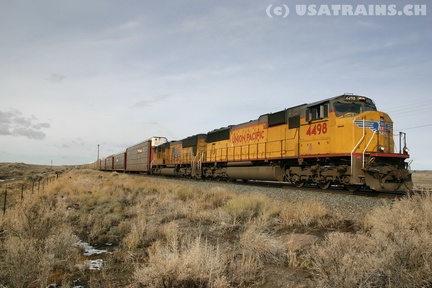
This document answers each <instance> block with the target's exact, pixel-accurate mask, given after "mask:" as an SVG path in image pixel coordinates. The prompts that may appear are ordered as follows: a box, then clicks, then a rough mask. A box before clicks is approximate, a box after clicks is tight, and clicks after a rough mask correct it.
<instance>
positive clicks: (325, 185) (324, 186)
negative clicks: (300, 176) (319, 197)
mask: <svg viewBox="0 0 432 288" xmlns="http://www.w3.org/2000/svg"><path fill="white" fill-rule="evenodd" d="M317 185H318V187H319V188H321V189H324V190H325V189H328V188H329V187H330V185H331V181H327V182H318V183H317Z"/></svg>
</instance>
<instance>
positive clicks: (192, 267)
mask: <svg viewBox="0 0 432 288" xmlns="http://www.w3.org/2000/svg"><path fill="white" fill-rule="evenodd" d="M173 183H174V182H173ZM14 199H15V204H14V205H11V207H10V208H9V210H8V211H7V213H6V215H5V216H2V215H1V216H0V251H1V253H0V285H7V286H8V287H46V285H47V284H48V283H57V284H61V285H62V286H63V287H69V286H73V285H72V284H71V283H73V281H74V280H76V279H78V278H80V279H81V282H82V284H83V285H84V286H85V287H126V286H129V287H245V286H252V285H255V286H257V287H258V286H259V283H262V282H263V279H264V278H265V277H269V275H266V274H264V273H263V271H268V269H269V267H278V269H301V270H302V271H304V273H308V275H311V274H313V275H314V276H315V277H314V281H315V282H314V283H315V284H316V286H322V287H422V286H423V287H427V286H429V285H430V284H431V283H432V279H431V276H430V275H432V271H431V268H430V267H432V244H431V243H432V236H431V235H432V232H431V231H432V224H430V223H429V221H427V219H429V218H431V216H432V197H431V196H430V195H429V194H426V193H425V194H423V195H420V196H413V197H407V198H403V199H402V200H400V201H397V202H395V203H394V204H393V205H392V206H382V207H378V208H377V209H375V210H374V211H373V213H371V214H370V215H368V216H367V217H366V218H365V222H364V224H363V226H362V225H361V223H360V224H359V225H358V226H359V230H358V231H357V233H356V234H355V233H353V232H352V231H351V232H350V233H343V232H340V231H346V229H345V228H346V227H345V225H346V224H345V223H344V221H343V217H342V216H340V215H339V216H335V215H334V214H333V213H331V215H330V213H329V211H328V209H327V207H326V206H325V205H324V204H323V203H320V202H317V201H304V202H293V201H290V200H289V199H288V200H286V201H283V202H275V200H273V199H271V198H269V197H267V196H264V195H262V194H258V193H235V192H233V191H228V190H226V189H224V188H221V187H216V188H212V189H209V190H202V189H199V188H196V187H195V186H186V185H179V184H171V183H169V182H167V181H164V180H163V179H161V178H151V177H142V176H131V175H125V174H118V173H101V172H97V171H91V170H76V171H72V172H69V173H67V174H65V175H63V176H62V177H60V179H59V180H58V181H56V182H54V183H51V184H49V185H48V186H47V187H45V190H44V191H41V192H40V193H34V194H27V195H26V197H24V200H23V201H21V199H20V198H19V197H16V198H14ZM338 230H339V232H337V231H338ZM299 231H300V232H299ZM305 233H306V234H307V233H310V234H312V235H306V234H305ZM78 239H81V240H84V241H87V242H90V243H91V244H92V245H104V244H105V243H111V244H113V246H112V248H111V250H112V254H109V255H106V256H103V257H104V260H105V265H104V267H103V269H102V271H88V270H86V269H85V268H78V267H77V266H76V264H82V263H83V261H85V260H86V259H85V258H83V256H82V255H79V254H80V253H79V252H80V251H78V250H77V249H76V248H74V247H73V243H75V242H76V241H77V240H78ZM98 257H102V256H98ZM80 267H82V265H81V266H80ZM287 271H291V270H287ZM288 274H289V273H288ZM282 282H283V281H282ZM300 282H301V281H300Z"/></svg>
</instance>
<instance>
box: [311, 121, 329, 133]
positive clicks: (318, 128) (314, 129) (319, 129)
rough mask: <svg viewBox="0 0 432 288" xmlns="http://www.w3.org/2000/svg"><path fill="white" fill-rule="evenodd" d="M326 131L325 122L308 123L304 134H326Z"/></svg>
mask: <svg viewBox="0 0 432 288" xmlns="http://www.w3.org/2000/svg"><path fill="white" fill-rule="evenodd" d="M327 131H328V129H327V123H318V124H314V125H310V126H309V129H308V130H307V131H306V135H308V136H312V135H321V134H326V133H327Z"/></svg>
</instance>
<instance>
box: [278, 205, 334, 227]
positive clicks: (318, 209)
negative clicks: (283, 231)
mask: <svg viewBox="0 0 432 288" xmlns="http://www.w3.org/2000/svg"><path fill="white" fill-rule="evenodd" d="M326 215H327V208H326V207H325V206H324V204H322V203H320V202H317V201H314V200H310V201H303V202H291V201H285V202H283V203H282V204H281V205H280V214H279V219H280V220H281V222H282V224H285V225H287V226H309V225H311V224H317V223H319V222H320V221H321V220H322V219H323V218H324V217H325V216H326Z"/></svg>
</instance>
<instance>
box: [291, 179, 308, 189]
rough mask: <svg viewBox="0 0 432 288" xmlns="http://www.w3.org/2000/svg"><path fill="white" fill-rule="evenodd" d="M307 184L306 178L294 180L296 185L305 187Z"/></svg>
mask: <svg viewBox="0 0 432 288" xmlns="http://www.w3.org/2000/svg"><path fill="white" fill-rule="evenodd" d="M305 184H306V181H305V180H300V179H299V180H297V181H294V185H295V186H296V187H298V188H301V187H303V186H304V185H305Z"/></svg>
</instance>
